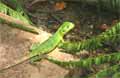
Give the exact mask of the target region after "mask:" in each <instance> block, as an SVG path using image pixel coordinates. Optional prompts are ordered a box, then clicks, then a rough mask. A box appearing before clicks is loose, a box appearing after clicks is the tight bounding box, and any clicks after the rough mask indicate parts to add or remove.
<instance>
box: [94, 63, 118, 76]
mask: <svg viewBox="0 0 120 78" xmlns="http://www.w3.org/2000/svg"><path fill="white" fill-rule="evenodd" d="M118 72H120V65H119V64H117V65H114V66H111V67H109V68H105V69H104V70H101V71H100V72H98V73H97V74H96V78H106V77H111V76H112V75H113V74H115V73H118ZM119 74H120V73H119Z"/></svg>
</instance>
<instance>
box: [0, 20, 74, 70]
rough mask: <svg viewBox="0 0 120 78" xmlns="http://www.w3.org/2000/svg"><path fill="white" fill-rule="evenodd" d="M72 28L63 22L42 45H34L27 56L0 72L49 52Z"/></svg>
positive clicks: (68, 23)
mask: <svg viewBox="0 0 120 78" xmlns="http://www.w3.org/2000/svg"><path fill="white" fill-rule="evenodd" d="M73 27H74V24H73V23H71V22H64V23H63V24H62V25H61V26H60V28H59V29H58V30H57V32H56V33H55V34H54V35H53V36H52V37H50V38H48V39H47V40H46V41H44V42H43V43H41V44H39V45H38V44H37V46H36V45H35V46H33V48H31V50H30V53H29V54H27V55H26V56H24V57H23V58H22V59H20V60H16V61H15V63H14V64H12V65H8V66H6V67H4V68H2V69H0V71H3V70H6V69H9V68H11V67H14V66H16V65H18V64H20V63H23V62H24V61H26V60H29V59H31V58H33V57H35V56H40V55H41V56H42V55H44V54H47V53H49V52H51V51H52V50H54V49H55V48H56V46H57V45H58V44H59V43H60V42H61V41H62V39H63V36H64V35H65V34H66V33H67V32H69V31H70V30H71V29H73Z"/></svg>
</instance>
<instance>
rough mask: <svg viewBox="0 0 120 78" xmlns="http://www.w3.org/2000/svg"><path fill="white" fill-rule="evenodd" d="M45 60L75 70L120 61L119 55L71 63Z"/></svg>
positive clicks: (49, 58)
mask: <svg viewBox="0 0 120 78" xmlns="http://www.w3.org/2000/svg"><path fill="white" fill-rule="evenodd" d="M46 59H47V60H49V61H51V62H53V63H55V64H58V65H60V66H62V67H65V68H76V67H86V68H89V67H91V66H92V65H100V64H103V63H107V62H111V61H114V62H115V61H119V60H120V53H119V52H118V53H112V54H108V55H101V56H97V57H91V58H87V59H80V60H76V61H75V60H73V61H60V60H56V59H54V58H51V57H47V58H46Z"/></svg>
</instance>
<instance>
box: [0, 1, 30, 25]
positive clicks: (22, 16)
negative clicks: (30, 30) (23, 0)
mask: <svg viewBox="0 0 120 78" xmlns="http://www.w3.org/2000/svg"><path fill="white" fill-rule="evenodd" d="M14 1H15V2H16V4H18V6H17V7H16V10H13V9H11V8H10V7H8V6H7V5H5V4H3V3H2V2H1V1H0V12H2V13H4V14H7V15H10V16H12V17H14V18H16V19H19V20H22V21H24V22H25V23H28V24H31V21H30V20H29V18H28V16H27V14H26V13H25V12H24V10H23V9H22V7H21V6H20V4H19V3H18V2H17V1H16V0H14ZM14 1H13V2H14Z"/></svg>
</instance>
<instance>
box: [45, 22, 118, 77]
mask: <svg viewBox="0 0 120 78" xmlns="http://www.w3.org/2000/svg"><path fill="white" fill-rule="evenodd" d="M119 40H120V23H117V24H116V25H114V26H112V28H110V29H108V30H106V31H105V32H103V33H101V34H100V35H98V36H96V37H91V38H90V39H87V40H83V41H79V42H70V41H69V42H68V41H65V42H63V43H60V45H59V48H62V49H63V52H65V53H70V54H76V53H77V52H80V51H81V50H88V51H89V52H92V51H94V50H96V49H99V48H101V49H102V48H104V46H103V45H104V44H105V42H112V43H117V42H119ZM46 59H47V60H49V61H51V62H53V63H55V64H57V65H59V66H61V67H64V68H68V69H69V68H79V67H80V68H87V69H91V68H92V66H100V65H102V64H106V63H107V64H109V65H110V67H108V68H105V69H100V71H98V73H96V72H94V74H92V75H90V74H89V75H86V78H108V77H110V76H113V78H115V77H116V78H117V76H119V72H120V70H119V69H120V65H119V63H118V62H119V60H120V52H119V51H118V52H111V53H108V54H105V53H104V54H100V55H97V56H94V57H88V58H85V59H84V58H83V59H79V60H71V61H60V60H57V59H55V58H52V57H47V58H46ZM113 62H114V64H113V65H112V66H111V64H112V63H113Z"/></svg>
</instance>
